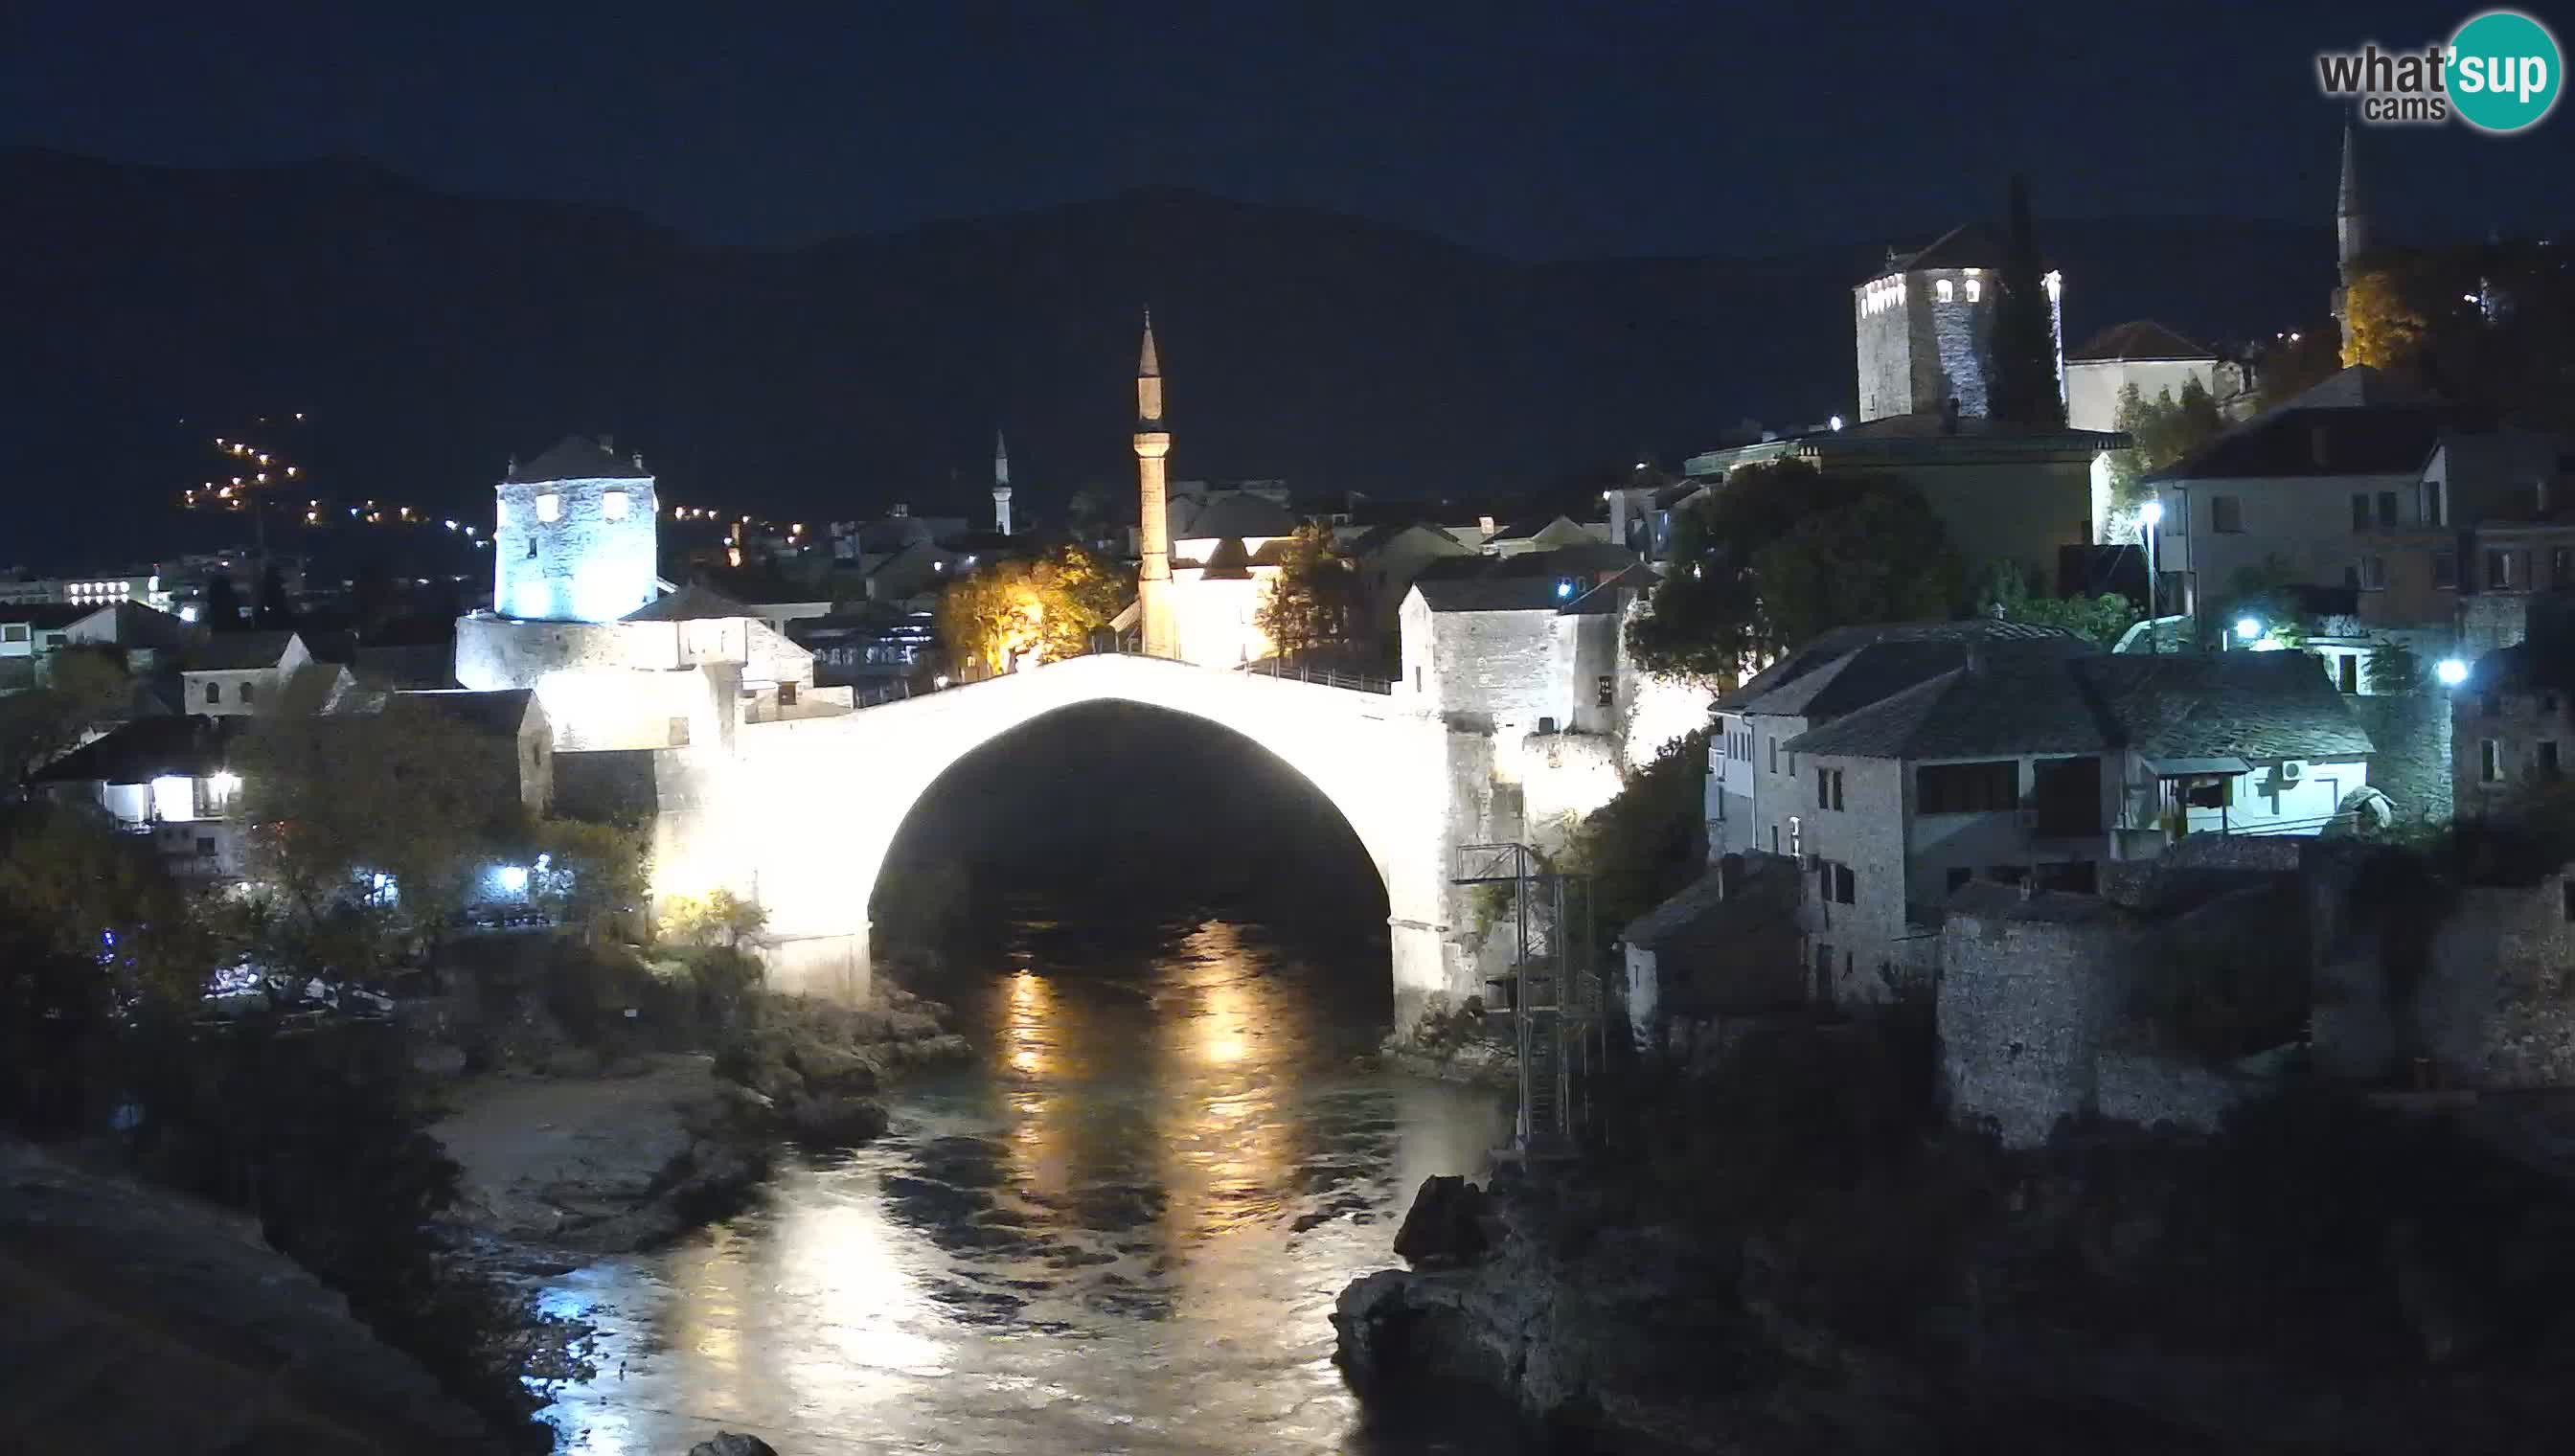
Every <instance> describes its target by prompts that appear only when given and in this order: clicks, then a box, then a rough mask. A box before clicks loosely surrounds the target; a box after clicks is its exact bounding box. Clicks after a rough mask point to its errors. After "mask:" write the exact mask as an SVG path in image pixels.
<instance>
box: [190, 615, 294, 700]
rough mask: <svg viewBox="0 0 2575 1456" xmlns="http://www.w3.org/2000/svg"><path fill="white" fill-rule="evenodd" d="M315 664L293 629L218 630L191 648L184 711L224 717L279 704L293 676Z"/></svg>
mask: <svg viewBox="0 0 2575 1456" xmlns="http://www.w3.org/2000/svg"><path fill="white" fill-rule="evenodd" d="M311 666H313V654H312V653H311V652H310V651H309V650H307V649H306V647H305V646H304V639H303V638H302V637H301V636H299V635H298V634H296V633H294V632H292V631H287V630H279V631H271V632H219V633H214V634H212V635H210V636H208V637H207V638H206V640H205V641H204V642H202V643H200V644H198V645H197V646H196V647H195V648H192V649H190V650H189V653H188V656H187V660H186V666H185V667H184V668H183V670H182V671H181V672H180V675H179V680H180V682H181V684H182V685H183V702H182V708H181V711H182V712H185V713H191V714H201V715H206V716H210V717H217V718H224V717H231V716H234V715H239V714H251V713H257V712H259V711H260V710H261V709H263V708H273V707H275V706H276V705H277V702H278V697H279V695H280V694H282V693H283V692H284V691H285V689H286V684H287V680H288V679H289V678H291V677H292V676H293V675H294V674H296V673H297V672H299V671H301V670H303V669H305V668H308V667H311Z"/></svg>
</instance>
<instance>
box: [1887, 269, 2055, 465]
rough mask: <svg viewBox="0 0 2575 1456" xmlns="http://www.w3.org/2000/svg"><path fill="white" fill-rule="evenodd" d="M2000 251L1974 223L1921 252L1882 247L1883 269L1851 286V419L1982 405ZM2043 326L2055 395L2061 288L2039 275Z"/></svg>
mask: <svg viewBox="0 0 2575 1456" xmlns="http://www.w3.org/2000/svg"><path fill="white" fill-rule="evenodd" d="M2004 257H2005V250H2004V248H2003V246H2002V244H2001V243H2000V242H1999V241H1997V240H1996V239H1995V238H1994V237H1993V236H1992V235H1991V234H1989V233H1987V232H1986V231H1985V230H1984V229H1983V228H1980V227H1977V226H1975V225H1974V224H1968V225H1967V226H1964V227H1959V228H1952V229H1950V230H1949V232H1948V233H1946V234H1945V235H1943V236H1942V237H1941V238H1940V240H1939V241H1938V242H1936V243H1933V244H1932V245H1931V246H1930V247H1928V248H1924V249H1922V250H1920V251H1919V252H1915V253H1911V254H1904V255H1898V254H1896V253H1894V252H1892V251H1890V252H1889V253H1888V254H1887V259H1886V267H1885V268H1884V269H1883V270H1882V271H1881V272H1880V273H1879V274H1878V275H1877V276H1876V277H1874V278H1871V279H1869V280H1868V281H1867V282H1865V283H1862V284H1861V285H1859V286H1858V287H1857V288H1854V289H1852V290H1851V317H1852V321H1853V323H1854V325H1855V326H1856V327H1855V332H1856V333H1857V335H1858V341H1859V418H1860V421H1861V422H1862V423H1866V422H1868V421H1870V420H1882V419H1885V418H1887V417H1888V416H1890V415H1937V414H1939V413H1940V411H1941V409H1942V407H1943V405H1944V403H1945V402H1946V401H1949V400H1953V399H1954V400H1956V401H1957V402H1958V414H1959V416H1960V417H1961V418H1963V419H1970V420H1980V419H1983V418H1984V417H1985V415H1986V413H1987V409H1986V404H1987V401H1986V384H1987V378H1986V376H1987V372H1988V369H1989V367H1990V359H1991V356H1990V354H1989V352H1988V349H1987V341H1988V339H1989V338H1990V336H1991V334H1992V330H1993V308H1994V299H1995V296H1996V291H1997V288H1998V283H1999V275H2000V273H2001V271H2002V266H2003V260H2004ZM2046 281H2047V300H2048V316H2049V317H2048V325H2049V333H2050V335H2051V336H2052V339H2053V342H2054V347H2055V353H2056V361H2057V364H2056V375H2057V388H2058V391H2059V393H2062V392H2063V389H2064V380H2065V323H2064V311H2063V308H2062V294H2063V289H2062V287H2061V286H2060V280H2059V278H2058V277H2057V275H2056V274H2055V273H2054V272H2052V271H2051V272H2050V273H2048V274H2047V276H2046Z"/></svg>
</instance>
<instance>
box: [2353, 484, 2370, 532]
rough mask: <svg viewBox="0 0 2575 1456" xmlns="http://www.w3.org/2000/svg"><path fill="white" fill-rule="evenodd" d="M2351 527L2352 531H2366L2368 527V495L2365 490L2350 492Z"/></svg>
mask: <svg viewBox="0 0 2575 1456" xmlns="http://www.w3.org/2000/svg"><path fill="white" fill-rule="evenodd" d="M2351 529H2352V530H2354V531H2367V530H2368V529H2369V496H2368V493H2366V492H2363V491H2354V492H2352V496H2351Z"/></svg>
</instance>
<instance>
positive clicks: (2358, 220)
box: [2333, 122, 2369, 349]
mask: <svg viewBox="0 0 2575 1456" xmlns="http://www.w3.org/2000/svg"><path fill="white" fill-rule="evenodd" d="M2368 251H2369V202H2368V199H2367V198H2366V197H2365V196H2363V195H2362V193H2361V190H2360V150H2359V145H2358V140H2357V138H2356V137H2355V136H2354V134H2353V132H2352V128H2351V123H2349V122H2344V123H2343V126H2342V190H2341V193H2340V194H2339V195H2338V196H2337V197H2336V199H2335V201H2334V279H2335V283H2334V295H2333V316H2334V323H2335V325H2336V326H2338V327H2339V328H2340V329H2341V331H2342V336H2343V347H2344V348H2346V349H2348V348H2350V347H2351V323H2350V320H2349V319H2348V318H2347V317H2346V314H2347V312H2348V309H2349V306H2350V300H2351V280H2352V276H2353V275H2354V274H2355V273H2356V272H2358V271H2359V267H2360V259H2361V255H2362V254H2364V253H2367V252H2368Z"/></svg>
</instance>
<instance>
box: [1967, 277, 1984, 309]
mask: <svg viewBox="0 0 2575 1456" xmlns="http://www.w3.org/2000/svg"><path fill="white" fill-rule="evenodd" d="M1984 296H1985V281H1984V280H1983V279H1981V278H1970V279H1968V280H1967V302H1969V303H1974V302H1975V301H1976V300H1978V299H1981V298H1983V297H1984Z"/></svg>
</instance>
